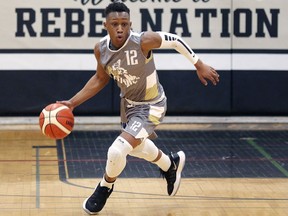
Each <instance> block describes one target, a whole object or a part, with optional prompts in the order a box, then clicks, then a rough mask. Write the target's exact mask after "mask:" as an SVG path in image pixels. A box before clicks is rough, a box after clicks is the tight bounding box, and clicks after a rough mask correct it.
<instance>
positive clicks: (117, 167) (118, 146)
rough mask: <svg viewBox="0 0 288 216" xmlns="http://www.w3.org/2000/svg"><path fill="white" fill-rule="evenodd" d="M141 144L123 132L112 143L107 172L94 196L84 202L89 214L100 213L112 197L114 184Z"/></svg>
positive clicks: (108, 155)
mask: <svg viewBox="0 0 288 216" xmlns="http://www.w3.org/2000/svg"><path fill="white" fill-rule="evenodd" d="M140 143H141V140H139V139H135V138H134V137H133V136H132V135H130V134H128V133H127V132H122V133H121V135H120V136H118V137H117V138H116V139H115V141H114V142H113V143H112V145H111V146H110V148H109V149H108V153H107V162H106V172H105V174H104V176H103V178H102V180H101V181H100V183H99V184H98V185H97V187H96V189H95V191H94V192H93V194H92V195H91V196H90V197H89V198H87V199H86V200H85V201H84V202H83V209H84V210H85V211H86V212H87V213H88V214H97V213H98V212H100V211H101V210H102V209H103V207H104V205H105V204H106V201H107V199H108V198H109V196H110V195H111V193H112V191H113V188H114V182H115V180H116V178H117V177H118V176H119V175H120V174H121V172H122V171H123V169H124V168H125V166H126V157H127V155H128V154H129V153H130V152H131V151H132V150H133V148H134V147H135V146H137V145H139V144H140Z"/></svg>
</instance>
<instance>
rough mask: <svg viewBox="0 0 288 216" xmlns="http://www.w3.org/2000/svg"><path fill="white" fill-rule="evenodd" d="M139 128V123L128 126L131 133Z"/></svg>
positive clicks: (135, 122)
mask: <svg viewBox="0 0 288 216" xmlns="http://www.w3.org/2000/svg"><path fill="white" fill-rule="evenodd" d="M140 126H141V122H138V121H134V122H133V124H132V125H131V126H130V129H131V130H133V131H135V132H136V131H137V130H138V129H139V128H140Z"/></svg>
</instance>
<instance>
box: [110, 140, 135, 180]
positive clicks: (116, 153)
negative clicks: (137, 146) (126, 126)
mask: <svg viewBox="0 0 288 216" xmlns="http://www.w3.org/2000/svg"><path fill="white" fill-rule="evenodd" d="M132 149H133V148H132V146H131V145H130V144H129V143H128V142H127V141H126V140H125V139H123V138H122V137H120V136H119V137H117V138H116V140H115V141H114V142H113V143H112V145H111V146H110V148H109V149H108V153H107V164H106V173H107V175H108V176H109V177H116V176H118V175H120V173H121V172H122V170H123V169H124V167H125V165H126V157H127V155H128V153H129V152H131V151H132Z"/></svg>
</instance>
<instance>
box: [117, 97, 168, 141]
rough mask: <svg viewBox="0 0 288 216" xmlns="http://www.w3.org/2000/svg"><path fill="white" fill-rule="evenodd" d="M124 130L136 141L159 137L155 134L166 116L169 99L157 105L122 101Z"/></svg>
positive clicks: (157, 102) (156, 103)
mask: <svg viewBox="0 0 288 216" xmlns="http://www.w3.org/2000/svg"><path fill="white" fill-rule="evenodd" d="M120 110H121V123H122V130H123V131H125V132H127V133H129V134H131V135H132V136H133V137H135V138H136V139H145V138H147V137H149V138H151V139H153V137H157V135H156V133H155V132H154V130H155V127H156V126H157V125H159V124H160V123H161V122H162V121H163V118H164V116H165V113H166V110H167V98H166V97H165V96H164V97H163V99H162V100H161V101H156V102H155V103H153V102H150V103H145V102H131V101H129V102H128V101H127V100H126V99H124V98H123V99H122V100H121V109H120Z"/></svg>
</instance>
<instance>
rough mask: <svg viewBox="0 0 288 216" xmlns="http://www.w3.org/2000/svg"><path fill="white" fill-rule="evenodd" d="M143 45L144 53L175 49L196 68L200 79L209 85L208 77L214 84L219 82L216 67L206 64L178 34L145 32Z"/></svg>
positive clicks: (142, 40) (142, 39) (142, 38)
mask: <svg viewBox="0 0 288 216" xmlns="http://www.w3.org/2000/svg"><path fill="white" fill-rule="evenodd" d="M141 46H142V51H143V53H144V54H147V53H148V52H149V51H150V50H152V49H159V48H160V49H175V50H176V51H177V52H179V53H180V54H182V55H184V56H185V57H186V58H187V59H188V60H189V61H190V62H191V63H193V65H194V66H195V68H196V71H197V75H198V77H199V79H200V81H201V82H202V83H203V84H204V85H207V84H208V83H207V81H206V79H208V80H210V81H211V82H212V83H213V84H214V85H216V84H217V83H218V82H219V75H218V73H217V72H216V71H215V70H214V68H212V67H210V66H209V65H207V64H205V63H204V62H203V61H201V59H199V57H198V56H197V55H196V54H195V53H194V51H193V50H192V49H191V48H190V47H189V45H188V44H187V43H186V42H185V41H184V40H183V39H182V38H181V37H179V36H178V35H176V34H171V33H167V32H145V33H143V35H142V37H141Z"/></svg>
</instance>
